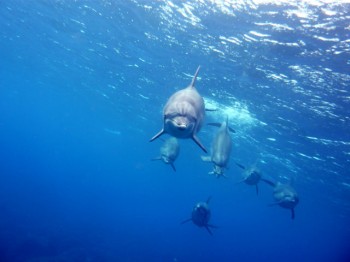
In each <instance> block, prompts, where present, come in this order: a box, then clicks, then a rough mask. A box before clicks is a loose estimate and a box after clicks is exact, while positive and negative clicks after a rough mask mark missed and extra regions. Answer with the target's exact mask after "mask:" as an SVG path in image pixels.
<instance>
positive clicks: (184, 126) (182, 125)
mask: <svg viewBox="0 0 350 262" xmlns="http://www.w3.org/2000/svg"><path fill="white" fill-rule="evenodd" d="M176 125H177V129H179V130H181V131H182V130H185V129H186V128H187V125H186V124H178V123H176Z"/></svg>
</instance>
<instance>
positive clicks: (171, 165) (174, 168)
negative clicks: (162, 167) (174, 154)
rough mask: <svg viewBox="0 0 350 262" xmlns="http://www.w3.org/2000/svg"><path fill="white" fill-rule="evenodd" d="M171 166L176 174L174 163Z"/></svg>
mask: <svg viewBox="0 0 350 262" xmlns="http://www.w3.org/2000/svg"><path fill="white" fill-rule="evenodd" d="M170 165H171V167H172V168H173V169H174V171H175V172H176V168H175V165H174V163H171V164H170Z"/></svg>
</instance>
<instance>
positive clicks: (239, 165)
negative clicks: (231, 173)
mask: <svg viewBox="0 0 350 262" xmlns="http://www.w3.org/2000/svg"><path fill="white" fill-rule="evenodd" d="M235 164H236V165H237V166H238V167H240V168H242V169H243V170H244V169H245V166H244V165H241V164H240V163H237V162H235Z"/></svg>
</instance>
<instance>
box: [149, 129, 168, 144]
mask: <svg viewBox="0 0 350 262" xmlns="http://www.w3.org/2000/svg"><path fill="white" fill-rule="evenodd" d="M164 133H165V131H164V129H163V128H162V130H160V131H159V132H158V133H157V134H156V135H155V136H154V137H152V138H151V140H150V142H152V141H153V140H155V139H157V138H158V137H160V136H161V135H163V134H164Z"/></svg>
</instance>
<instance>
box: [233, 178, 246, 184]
mask: <svg viewBox="0 0 350 262" xmlns="http://www.w3.org/2000/svg"><path fill="white" fill-rule="evenodd" d="M244 181H245V178H244V179H242V180H240V181H237V182H235V185H237V184H240V183H243V182H244Z"/></svg>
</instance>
